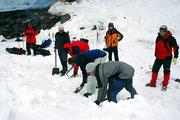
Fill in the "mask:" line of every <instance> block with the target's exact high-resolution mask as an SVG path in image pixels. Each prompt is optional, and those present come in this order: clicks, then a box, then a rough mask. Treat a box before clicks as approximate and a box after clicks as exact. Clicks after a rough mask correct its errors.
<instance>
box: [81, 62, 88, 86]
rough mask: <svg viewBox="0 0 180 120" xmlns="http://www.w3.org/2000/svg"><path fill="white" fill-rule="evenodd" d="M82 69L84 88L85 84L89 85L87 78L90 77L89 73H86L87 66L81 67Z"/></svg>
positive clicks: (82, 84)
mask: <svg viewBox="0 0 180 120" xmlns="http://www.w3.org/2000/svg"><path fill="white" fill-rule="evenodd" d="M80 68H81V71H82V75H83V81H82V83H81V85H80V86H84V84H86V83H87V77H88V76H87V72H86V65H82V66H80Z"/></svg>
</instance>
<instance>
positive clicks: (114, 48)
mask: <svg viewBox="0 0 180 120" xmlns="http://www.w3.org/2000/svg"><path fill="white" fill-rule="evenodd" d="M113 52H114V59H115V61H119V57H118V47H117V46H116V47H113Z"/></svg>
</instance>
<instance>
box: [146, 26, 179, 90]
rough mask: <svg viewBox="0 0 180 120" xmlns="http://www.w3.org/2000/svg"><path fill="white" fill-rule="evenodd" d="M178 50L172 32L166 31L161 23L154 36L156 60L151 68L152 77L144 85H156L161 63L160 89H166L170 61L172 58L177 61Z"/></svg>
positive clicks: (174, 61)
mask: <svg viewBox="0 0 180 120" xmlns="http://www.w3.org/2000/svg"><path fill="white" fill-rule="evenodd" d="M178 50H179V46H178V44H177V41H176V39H175V38H174V37H173V36H172V33H171V32H170V31H168V28H167V26H165V25H162V26H161V27H160V29H159V33H158V36H157V38H156V46H155V57H156V60H155V62H154V65H153V68H152V78H151V81H150V83H148V84H146V86H150V87H156V80H157V77H158V72H159V69H160V68H161V66H162V65H163V68H164V80H163V82H162V90H163V91H165V90H166V89H167V85H168V83H169V79H170V68H171V61H172V58H173V63H174V64H176V63H177V58H178V54H179V51H178ZM172 52H173V53H174V55H172Z"/></svg>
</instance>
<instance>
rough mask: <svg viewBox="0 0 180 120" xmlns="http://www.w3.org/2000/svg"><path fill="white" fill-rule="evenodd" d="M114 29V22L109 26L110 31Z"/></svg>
mask: <svg viewBox="0 0 180 120" xmlns="http://www.w3.org/2000/svg"><path fill="white" fill-rule="evenodd" d="M113 28H114V24H113V23H112V22H110V23H109V24H108V29H109V30H112V29H113Z"/></svg>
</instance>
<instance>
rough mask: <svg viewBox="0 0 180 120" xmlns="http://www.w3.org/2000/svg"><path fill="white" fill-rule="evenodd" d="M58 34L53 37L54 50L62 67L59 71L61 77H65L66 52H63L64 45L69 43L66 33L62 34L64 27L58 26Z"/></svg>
mask: <svg viewBox="0 0 180 120" xmlns="http://www.w3.org/2000/svg"><path fill="white" fill-rule="evenodd" d="M58 29H59V32H57V33H56V35H55V50H56V49H57V50H58V55H59V59H60V62H61V65H62V70H61V71H60V73H61V76H63V75H65V73H66V71H67V52H65V50H64V44H66V43H70V37H69V34H68V33H67V32H64V27H63V26H59V28H58Z"/></svg>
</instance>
